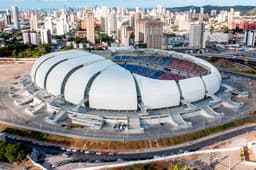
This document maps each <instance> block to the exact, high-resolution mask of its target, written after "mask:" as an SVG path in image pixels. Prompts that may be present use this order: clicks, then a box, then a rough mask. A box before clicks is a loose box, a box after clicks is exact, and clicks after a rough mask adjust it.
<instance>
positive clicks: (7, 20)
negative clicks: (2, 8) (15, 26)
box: [5, 9, 12, 25]
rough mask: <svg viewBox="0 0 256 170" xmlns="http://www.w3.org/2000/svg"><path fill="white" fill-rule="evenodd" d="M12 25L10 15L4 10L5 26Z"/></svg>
mask: <svg viewBox="0 0 256 170" xmlns="http://www.w3.org/2000/svg"><path fill="white" fill-rule="evenodd" d="M11 24H12V19H11V15H10V13H9V10H8V9H7V10H6V15H5V25H11Z"/></svg>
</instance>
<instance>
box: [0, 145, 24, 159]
mask: <svg viewBox="0 0 256 170" xmlns="http://www.w3.org/2000/svg"><path fill="white" fill-rule="evenodd" d="M17 149H18V147H16V146H15V145H12V144H8V145H7V146H6V148H5V154H4V155H5V157H6V158H7V160H8V161H9V162H11V163H14V162H18V161H17V156H18V150H17ZM19 158H20V157H19Z"/></svg>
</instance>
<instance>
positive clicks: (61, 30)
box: [56, 18, 65, 35]
mask: <svg viewBox="0 0 256 170" xmlns="http://www.w3.org/2000/svg"><path fill="white" fill-rule="evenodd" d="M64 34H65V25H64V18H57V19H56V35H64Z"/></svg>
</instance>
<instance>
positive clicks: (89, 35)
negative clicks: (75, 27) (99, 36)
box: [86, 10, 95, 44]
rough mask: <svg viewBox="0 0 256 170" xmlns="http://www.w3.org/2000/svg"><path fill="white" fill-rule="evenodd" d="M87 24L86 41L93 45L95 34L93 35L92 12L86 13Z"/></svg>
mask: <svg viewBox="0 0 256 170" xmlns="http://www.w3.org/2000/svg"><path fill="white" fill-rule="evenodd" d="M86 18H87V24H86V31H87V36H86V37H87V40H88V41H89V42H90V43H92V44H95V33H94V29H95V28H94V14H93V12H92V11H90V10H88V11H87V12H86Z"/></svg>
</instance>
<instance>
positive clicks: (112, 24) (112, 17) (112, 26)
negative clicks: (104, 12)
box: [110, 12, 117, 33]
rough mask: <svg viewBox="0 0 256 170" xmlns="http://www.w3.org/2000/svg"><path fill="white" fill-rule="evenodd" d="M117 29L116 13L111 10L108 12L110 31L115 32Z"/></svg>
mask: <svg viewBox="0 0 256 170" xmlns="http://www.w3.org/2000/svg"><path fill="white" fill-rule="evenodd" d="M116 29H117V20H116V13H115V12H113V13H111V14H110V32H112V33H113V32H116Z"/></svg>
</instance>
